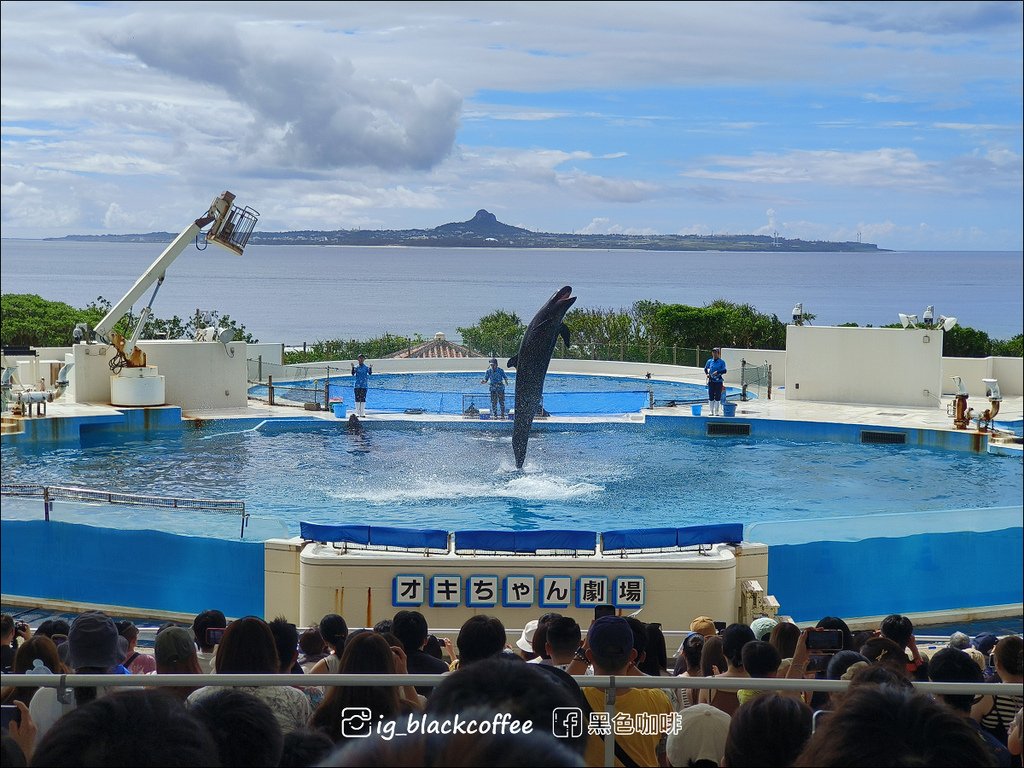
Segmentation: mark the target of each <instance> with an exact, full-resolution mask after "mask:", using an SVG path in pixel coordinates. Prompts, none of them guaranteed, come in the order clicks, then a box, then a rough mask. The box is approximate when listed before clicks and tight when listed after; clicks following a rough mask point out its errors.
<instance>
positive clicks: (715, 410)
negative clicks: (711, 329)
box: [704, 347, 728, 416]
mask: <svg viewBox="0 0 1024 768" xmlns="http://www.w3.org/2000/svg"><path fill="white" fill-rule="evenodd" d="M704 373H705V374H706V375H707V377H708V410H709V412H710V413H711V415H712V416H721V415H722V390H723V389H724V387H725V380H724V379H723V378H722V377H723V376H725V374H726V373H728V371H727V370H726V369H725V360H723V359H722V348H721V347H715V348H714V349H712V350H711V358H710V359H709V360H708V361H707V362H706V363H704Z"/></svg>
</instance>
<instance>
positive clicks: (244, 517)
mask: <svg viewBox="0 0 1024 768" xmlns="http://www.w3.org/2000/svg"><path fill="white" fill-rule="evenodd" d="M0 496H18V497H23V498H39V499H42V501H43V517H44V519H45V520H46V521H47V522H49V521H50V514H51V513H52V512H53V503H54V502H55V501H85V502H92V503H95V504H116V505H122V506H136V507H159V508H161V509H182V510H207V511H211V512H227V513H230V514H237V515H239V516H240V517H241V530H240V531H239V534H238V535H239V538H245V527H246V525H248V523H249V514H248V513H247V512H246V511H245V502H244V501H239V500H236V499H191V498H179V497H173V496H151V495H148V494H139V493H119V492H117V491H103V490H99V489H96V488H77V487H70V486H62V485H29V484H21V483H4V484H3V485H0Z"/></svg>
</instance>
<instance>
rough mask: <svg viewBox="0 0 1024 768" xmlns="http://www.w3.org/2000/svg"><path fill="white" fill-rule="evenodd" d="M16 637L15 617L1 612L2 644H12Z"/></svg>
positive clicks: (0, 642) (0, 637) (0, 630)
mask: <svg viewBox="0 0 1024 768" xmlns="http://www.w3.org/2000/svg"><path fill="white" fill-rule="evenodd" d="M13 639H14V617H13V616H11V614H9V613H0V645H10V643H11V641H12V640H13Z"/></svg>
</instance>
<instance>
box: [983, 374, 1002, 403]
mask: <svg viewBox="0 0 1024 768" xmlns="http://www.w3.org/2000/svg"><path fill="white" fill-rule="evenodd" d="M981 381H982V383H983V384H984V385H985V397H987V398H988V399H989V400H1002V399H1003V396H1002V394H1000V392H999V380H998V379H982V380H981Z"/></svg>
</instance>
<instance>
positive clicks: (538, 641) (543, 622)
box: [530, 611, 562, 664]
mask: <svg viewBox="0 0 1024 768" xmlns="http://www.w3.org/2000/svg"><path fill="white" fill-rule="evenodd" d="M560 618H562V614H560V613H555V612H554V611H549V612H548V613H545V614H542V615H541V617H540V619H538V620H537V629H536V631H535V632H534V633H533V640H531V641H530V646H531V648H532V649H533V654H534V658H533V659H530V661H533V662H534V663H535V664H539V663H540V662H543V661H550V660H551V657H550V656H548V655H547V653H548V651H547V644H548V627H549V626H550V625H551V622H552V621H554V620H555V619H560Z"/></svg>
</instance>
